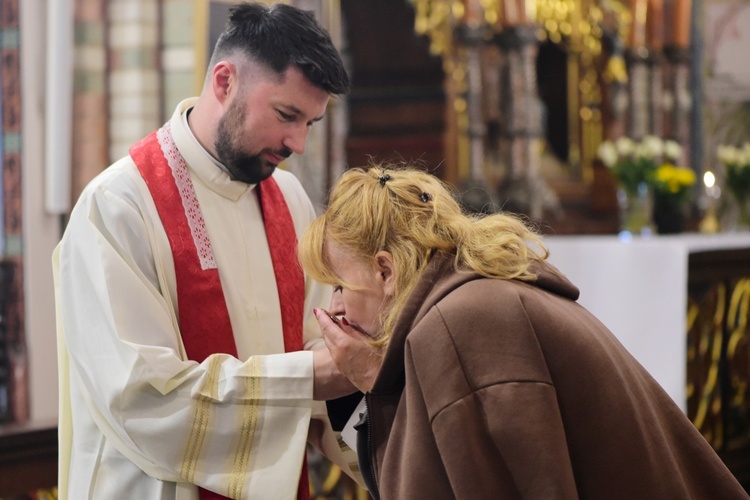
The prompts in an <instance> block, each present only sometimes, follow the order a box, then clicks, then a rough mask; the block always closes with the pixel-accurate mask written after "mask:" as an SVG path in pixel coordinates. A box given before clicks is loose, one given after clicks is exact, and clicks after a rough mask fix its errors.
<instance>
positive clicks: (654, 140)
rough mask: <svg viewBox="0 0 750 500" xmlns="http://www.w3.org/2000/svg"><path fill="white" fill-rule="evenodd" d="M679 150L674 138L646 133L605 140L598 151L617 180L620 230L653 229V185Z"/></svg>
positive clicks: (646, 230) (643, 231)
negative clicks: (664, 165)
mask: <svg viewBox="0 0 750 500" xmlns="http://www.w3.org/2000/svg"><path fill="white" fill-rule="evenodd" d="M681 154H682V148H681V146H680V145H679V144H677V143H676V142H675V141H670V140H667V141H664V140H662V139H661V138H659V137H656V136H653V135H649V136H646V137H644V138H643V139H641V140H640V141H635V140H633V139H631V138H629V137H620V138H619V139H617V140H615V141H604V142H602V143H601V144H600V145H599V149H598V151H597V155H598V157H599V159H600V160H601V161H602V163H604V165H605V166H606V167H607V168H609V170H610V172H612V175H613V176H614V178H615V180H616V181H617V184H618V187H619V189H618V192H617V201H618V205H619V207H620V228H621V232H627V233H630V234H642V235H648V234H650V233H651V232H652V225H651V220H652V205H653V189H654V185H655V182H656V173H657V170H658V168H659V166H661V165H663V164H670V165H674V164H675V163H676V162H677V159H678V158H679V157H680V155H681Z"/></svg>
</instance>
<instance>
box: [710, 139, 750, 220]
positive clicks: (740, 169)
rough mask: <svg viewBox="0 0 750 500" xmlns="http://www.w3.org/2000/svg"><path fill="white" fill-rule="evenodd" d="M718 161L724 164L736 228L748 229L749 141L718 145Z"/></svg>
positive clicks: (749, 207) (749, 194) (749, 205)
mask: <svg viewBox="0 0 750 500" xmlns="http://www.w3.org/2000/svg"><path fill="white" fill-rule="evenodd" d="M717 157H718V159H719V162H720V163H721V164H722V165H723V166H724V184H725V186H726V187H727V189H728V190H729V192H730V193H731V194H732V198H733V200H734V205H735V208H736V217H735V219H736V221H735V223H734V224H732V225H733V226H735V227H736V228H737V229H750V143H745V144H744V145H743V146H741V147H735V146H726V145H722V146H719V148H718V150H717Z"/></svg>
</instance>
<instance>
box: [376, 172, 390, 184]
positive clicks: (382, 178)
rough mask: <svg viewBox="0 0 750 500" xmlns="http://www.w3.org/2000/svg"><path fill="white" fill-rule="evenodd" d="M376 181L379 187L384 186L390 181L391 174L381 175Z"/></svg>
mask: <svg viewBox="0 0 750 500" xmlns="http://www.w3.org/2000/svg"><path fill="white" fill-rule="evenodd" d="M378 179H380V185H381V186H385V183H386V182H387V181H389V180H391V174H385V175H381V176H380V177H378Z"/></svg>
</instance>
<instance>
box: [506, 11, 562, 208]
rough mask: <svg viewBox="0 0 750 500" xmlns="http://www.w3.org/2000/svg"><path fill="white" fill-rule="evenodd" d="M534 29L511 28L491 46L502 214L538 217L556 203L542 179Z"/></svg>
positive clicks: (540, 129)
mask: <svg viewBox="0 0 750 500" xmlns="http://www.w3.org/2000/svg"><path fill="white" fill-rule="evenodd" d="M536 29H537V28H536V27H535V26H528V25H518V26H512V27H508V28H506V29H504V30H503V31H501V32H500V33H499V34H498V35H497V36H496V37H495V41H496V43H497V44H498V46H499V47H500V51H501V54H502V62H501V66H500V81H501V85H500V88H501V96H500V106H501V109H502V113H501V114H502V117H503V122H502V124H501V132H500V142H501V144H500V147H499V149H500V151H501V155H502V156H503V162H504V163H505V165H506V176H505V179H504V180H503V182H502V184H501V186H500V190H499V191H500V196H501V202H502V203H503V205H504V207H505V209H506V210H509V211H513V212H520V213H525V214H527V215H529V216H530V217H531V218H533V219H540V218H541V217H542V214H543V211H544V208H545V207H546V206H550V205H556V203H557V198H556V196H555V194H554V193H553V192H552V191H551V190H550V189H549V188H548V186H547V185H546V184H545V182H544V180H543V179H542V177H541V174H540V171H539V168H540V164H541V141H542V139H543V137H544V128H543V124H542V105H541V102H540V100H539V97H538V95H537V90H536V89H537V87H536V68H535V65H534V64H535V59H536V54H537V43H538V40H537V38H536Z"/></svg>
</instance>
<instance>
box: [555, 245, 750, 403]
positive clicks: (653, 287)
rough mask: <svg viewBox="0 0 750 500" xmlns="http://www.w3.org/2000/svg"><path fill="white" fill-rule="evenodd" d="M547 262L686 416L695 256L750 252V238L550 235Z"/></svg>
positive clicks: (581, 302) (582, 303)
mask: <svg viewBox="0 0 750 500" xmlns="http://www.w3.org/2000/svg"><path fill="white" fill-rule="evenodd" d="M544 241H545V243H546V245H547V248H548V249H549V251H550V256H549V262H550V263H551V264H552V265H554V266H556V267H557V268H558V269H560V271H562V272H563V273H564V274H565V275H566V276H568V278H570V280H571V281H572V282H573V283H574V284H575V285H576V286H578V287H579V288H580V290H581V297H580V299H579V303H580V304H581V305H583V306H584V307H586V308H587V309H588V310H589V311H591V312H592V313H593V314H594V315H595V316H596V317H597V318H599V319H600V320H601V321H602V322H603V323H604V324H605V325H607V327H609V329H610V330H612V333H614V334H615V336H616V337H617V338H618V339H619V340H620V342H622V344H623V345H624V346H625V347H626V348H627V349H628V350H629V351H630V352H631V353H632V354H633V355H634V356H635V358H636V359H637V360H638V361H639V362H640V363H641V364H642V365H643V366H644V367H645V368H646V369H647V370H648V371H649V373H651V375H652V376H653V377H654V378H655V379H656V380H657V381H658V382H659V383H660V384H661V386H662V387H663V388H664V389H665V390H666V391H667V392H668V393H669V395H670V396H671V397H672V399H674V401H675V402H676V403H677V404H678V405H679V406H680V408H682V410H683V411H686V410H687V400H686V399H687V398H686V393H685V386H686V372H687V367H686V365H687V363H686V359H687V350H686V343H687V342H686V333H687V283H688V257H689V255H690V254H691V253H697V252H703V251H712V250H723V249H733V248H735V249H736V248H750V233H732V234H729V233H727V234H717V235H700V234H680V235H669V236H654V237H651V238H640V237H636V238H633V239H632V240H630V241H624V240H621V239H619V238H618V237H617V236H548V237H545V239H544Z"/></svg>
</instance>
